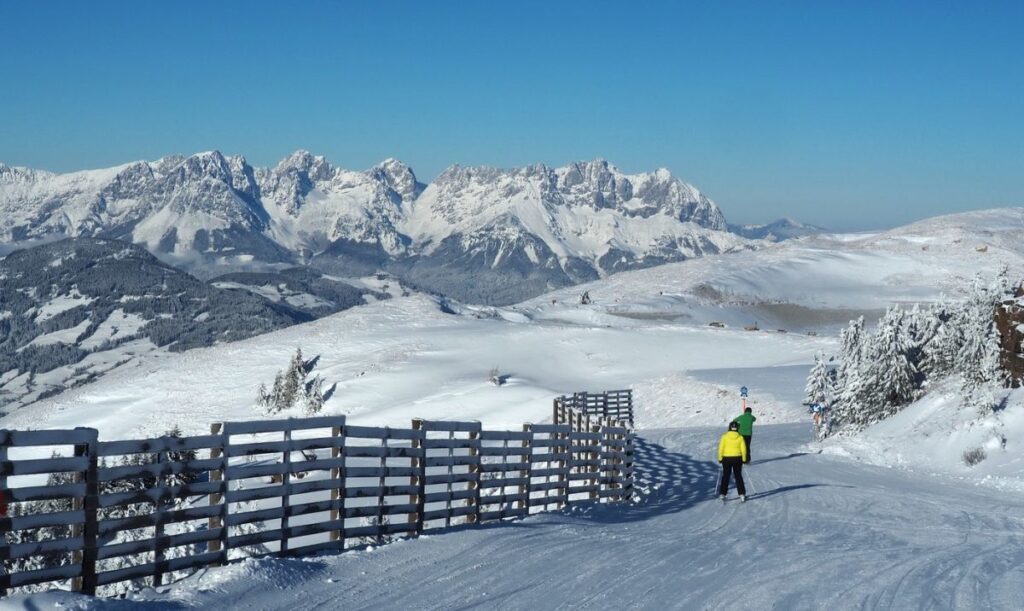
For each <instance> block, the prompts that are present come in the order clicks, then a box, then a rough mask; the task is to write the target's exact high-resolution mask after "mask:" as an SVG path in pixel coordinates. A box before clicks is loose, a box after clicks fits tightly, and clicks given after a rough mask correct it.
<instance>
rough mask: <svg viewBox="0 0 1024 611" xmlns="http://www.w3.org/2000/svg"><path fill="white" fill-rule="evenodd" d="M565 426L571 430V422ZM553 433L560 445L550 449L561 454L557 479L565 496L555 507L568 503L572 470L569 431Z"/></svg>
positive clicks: (564, 505)
mask: <svg viewBox="0 0 1024 611" xmlns="http://www.w3.org/2000/svg"><path fill="white" fill-rule="evenodd" d="M567 426H568V427H569V430H572V424H571V423H569V424H567ZM554 435H555V438H556V439H558V441H559V443H560V445H557V446H554V447H553V448H552V449H553V450H555V451H556V452H558V453H559V454H562V455H563V457H562V459H561V460H559V461H558V481H559V483H561V484H562V485H561V487H559V488H558V489H559V490H561V492H562V495H564V496H565V500H564V501H562V502H561V503H559V504H556V505H555V507H558V508H562V507H566V506H568V505H569V481H570V480H569V473H570V472H571V471H572V460H569V459H571V458H572V453H571V452H570V449H569V433H567V432H565V433H555V434H554ZM565 454H568V456H567V457H566V456H564V455H565Z"/></svg>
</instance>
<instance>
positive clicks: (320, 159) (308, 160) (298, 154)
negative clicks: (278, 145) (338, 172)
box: [274, 149, 334, 182]
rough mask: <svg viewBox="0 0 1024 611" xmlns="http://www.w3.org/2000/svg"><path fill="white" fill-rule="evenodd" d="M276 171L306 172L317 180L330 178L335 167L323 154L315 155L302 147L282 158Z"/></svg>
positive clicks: (313, 179) (286, 172)
mask: <svg viewBox="0 0 1024 611" xmlns="http://www.w3.org/2000/svg"><path fill="white" fill-rule="evenodd" d="M274 171H275V172H276V173H278V174H304V175H305V177H306V178H308V179H309V180H312V181H315V182H319V181H323V180H330V178H331V176H332V175H333V174H334V168H333V167H332V166H331V164H330V163H329V162H328V161H327V159H326V158H324V156H323V155H313V154H312V153H310V152H309V151H306V150H302V149H300V150H297V151H295V152H294V153H292V154H291V155H288V156H287V157H285V158H284V159H282V160H281V161H280V163H278V164H277V167H276V168H274Z"/></svg>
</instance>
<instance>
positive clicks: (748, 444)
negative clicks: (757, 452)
mask: <svg viewBox="0 0 1024 611" xmlns="http://www.w3.org/2000/svg"><path fill="white" fill-rule="evenodd" d="M751 437H753V435H744V436H743V441H745V442H747V462H748V463H749V462H750V461H752V460H754V459H753V458H752V457H751V455H750V438H751Z"/></svg>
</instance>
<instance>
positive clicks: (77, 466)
mask: <svg viewBox="0 0 1024 611" xmlns="http://www.w3.org/2000/svg"><path fill="white" fill-rule="evenodd" d="M560 416H561V420H560V421H559V422H557V423H556V424H536V425H533V424H526V425H523V428H522V430H509V431H505V430H490V431H489V430H484V429H483V428H482V427H481V425H480V423H479V422H447V421H430V420H420V419H417V420H413V422H412V424H411V427H410V428H394V427H367V426H355V425H349V424H347V423H346V421H345V417H344V416H333V417H319V418H304V419H288V420H267V421H254V422H228V423H216V424H214V425H213V427H212V429H211V434H210V435H201V436H194V437H181V436H173V435H172V436H164V437H158V438H153V439H138V440H119V441H98V439H97V437H98V435H97V431H96V430H94V429H81V428H80V429H74V430H63V431H6V430H0V494H3V495H4V496H3V498H4V499H6V500H7V501H9V503H10V507H11V512H10V513H11V515H10V516H9V517H2V518H0V533H2V537H0V561H2V562H3V570H0V594H4V593H6V591H7V590H8V589H10V588H21V587H25V586H34V585H38V584H54V585H59V584H60V583H65V584H67V585H68V586H70V587H71V588H72V589H74V590H77V591H82V592H85V593H89V594H95V593H96V592H97V590H99V591H100V592H101V593H103V592H116V591H123V589H124V588H125V587H127V586H125V585H124V583H125V582H132V583H135V584H150V585H160V584H161V583H163V582H164V581H165V580H166V579H169V578H171V577H176V576H177V575H181V574H183V573H182V572H184V571H191V570H194V569H198V568H200V567H205V566H215V565H220V564H225V563H228V562H231V561H233V560H236V559H239V558H245V557H252V556H259V555H265V554H281V555H298V554H308V553H313V552H318V551H323V550H335V551H342V550H344V549H346V548H349V547H353V546H357V545H361V544H366V543H374V542H384V541H386V540H387V539H388V538H389V537H392V536H396V535H398V536H403V535H404V536H414V535H416V534H418V533H420V532H423V531H426V530H430V529H435V528H447V527H457V526H460V525H463V524H476V523H480V522H486V521H491V520H500V519H506V518H516V517H524V516H527V515H530V514H531V513H537V512H541V511H548V510H551V509H555V510H557V509H559V508H562V507H565V506H566V505H568V504H570V503H572V502H580V501H588V502H602V501H604V502H614V501H622V500H627V499H629V498H630V497H631V495H632V481H633V470H632V469H633V467H632V455H633V454H632V447H633V446H632V443H633V433H632V430H631V429H630V427H629V426H628V425H627V423H625V422H620V421H616V420H612V419H611V418H596V417H592V416H589V415H587V414H585V413H583V412H582V411H577V410H576V409H574V408H572V407H565V408H564V409H562V411H561V412H560Z"/></svg>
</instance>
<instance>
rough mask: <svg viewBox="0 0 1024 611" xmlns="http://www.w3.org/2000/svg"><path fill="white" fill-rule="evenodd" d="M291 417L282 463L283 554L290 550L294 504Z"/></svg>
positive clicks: (285, 437) (281, 546)
mask: <svg viewBox="0 0 1024 611" xmlns="http://www.w3.org/2000/svg"><path fill="white" fill-rule="evenodd" d="M291 420H292V419H291V418H289V419H288V427H287V428H285V430H284V448H285V450H284V457H283V458H282V461H281V462H282V463H283V464H284V473H282V474H281V490H282V493H281V507H282V508H283V509H284V511H283V512H281V514H282V515H281V543H280V549H279V550H278V551H279V553H281V554H286V553H287V552H288V530H289V528H290V527H291V518H290V516H289V515H288V510H289V508H290V507H291V505H292V495H291V490H292V468H291V467H292V427H291Z"/></svg>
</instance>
